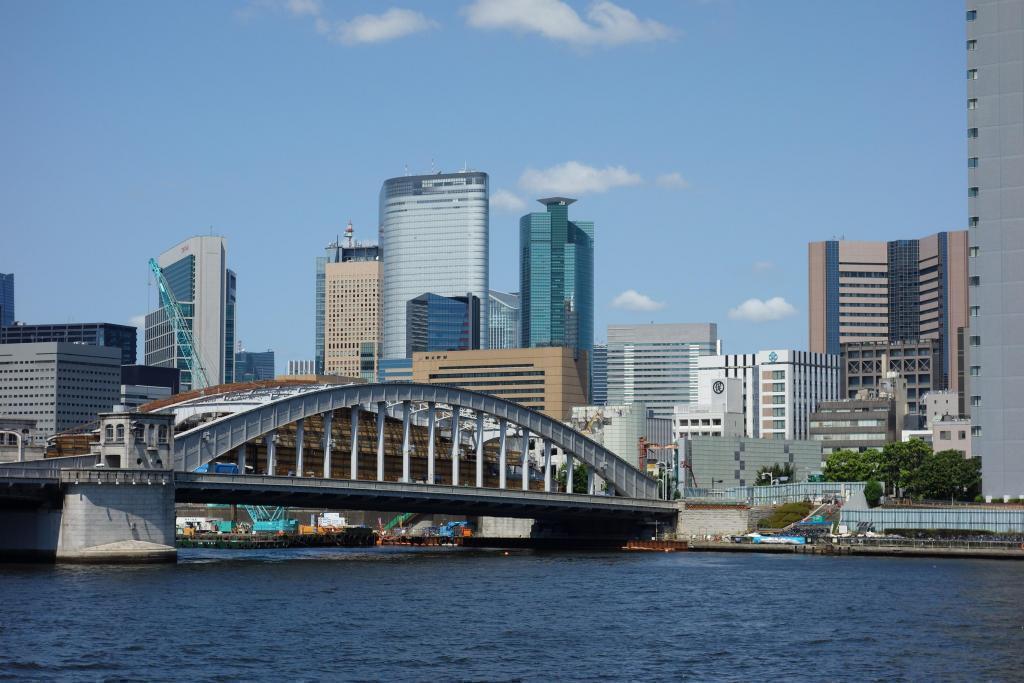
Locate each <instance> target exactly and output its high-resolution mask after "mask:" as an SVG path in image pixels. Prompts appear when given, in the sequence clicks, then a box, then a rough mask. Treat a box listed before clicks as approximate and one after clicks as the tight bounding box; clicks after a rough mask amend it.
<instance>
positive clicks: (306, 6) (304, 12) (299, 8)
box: [285, 0, 320, 17]
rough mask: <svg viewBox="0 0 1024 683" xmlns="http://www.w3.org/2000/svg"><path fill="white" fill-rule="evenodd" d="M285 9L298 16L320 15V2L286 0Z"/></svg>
mask: <svg viewBox="0 0 1024 683" xmlns="http://www.w3.org/2000/svg"><path fill="white" fill-rule="evenodd" d="M285 9H287V10H288V11H289V12H291V13H292V14H294V15H296V16H299V17H302V16H311V17H317V16H320V3H319V2H318V1H317V0H288V2H287V3H285Z"/></svg>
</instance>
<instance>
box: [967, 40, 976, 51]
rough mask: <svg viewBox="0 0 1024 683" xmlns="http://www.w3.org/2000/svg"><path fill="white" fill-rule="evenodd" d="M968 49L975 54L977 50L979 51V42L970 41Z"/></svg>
mask: <svg viewBox="0 0 1024 683" xmlns="http://www.w3.org/2000/svg"><path fill="white" fill-rule="evenodd" d="M967 49H968V50H969V51H971V52H974V51H975V50H977V49H978V41H976V40H968V41H967Z"/></svg>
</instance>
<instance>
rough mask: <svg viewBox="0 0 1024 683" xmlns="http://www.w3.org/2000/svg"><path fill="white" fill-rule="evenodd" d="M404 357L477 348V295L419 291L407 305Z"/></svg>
mask: <svg viewBox="0 0 1024 683" xmlns="http://www.w3.org/2000/svg"><path fill="white" fill-rule="evenodd" d="M406 321H407V324H408V328H407V330H406V336H405V341H406V357H408V358H412V354H414V353H416V352H423V351H467V350H470V349H479V348H480V298H479V297H476V296H473V295H472V294H467V295H466V296H440V295H438V294H431V293H429V292H428V293H426V294H421V295H420V296H418V297H415V298H414V299H411V300H409V302H408V303H407V304H406Z"/></svg>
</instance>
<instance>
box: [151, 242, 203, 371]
mask: <svg viewBox="0 0 1024 683" xmlns="http://www.w3.org/2000/svg"><path fill="white" fill-rule="evenodd" d="M149 269H150V270H151V271H153V278H154V279H155V280H156V286H157V288H158V289H159V290H160V301H161V302H162V303H163V307H164V312H165V313H166V314H167V319H168V320H169V321H170V323H171V328H172V329H173V330H174V338H175V341H176V342H177V345H178V355H179V356H180V357H183V358H184V360H185V369H186V370H188V373H189V377H190V379H191V387H192V388H193V389H205V388H206V387H208V386H210V383H209V381H208V380H207V379H206V369H205V368H204V367H203V363H202V361H201V360H200V359H199V349H198V348H196V343H195V339H194V338H193V336H192V325H191V324H190V323H189V321H188V319H187V316H186V315H185V313H184V312H183V311H182V310H181V306H180V305H178V300H177V299H175V298H174V293H173V292H171V286H170V285H169V284H168V283H167V278H165V277H164V271H163V269H162V268H161V267H160V265H159V264H158V263H157V262H156V259H149Z"/></svg>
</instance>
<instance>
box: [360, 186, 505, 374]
mask: <svg viewBox="0 0 1024 683" xmlns="http://www.w3.org/2000/svg"><path fill="white" fill-rule="evenodd" d="M488 215H489V214H488V193H487V174H486V173H481V172H477V171H473V172H465V173H437V174H435V175H421V176H402V177H399V178H391V179H389V180H385V181H384V185H383V187H381V190H380V246H381V252H382V253H381V258H382V261H383V313H384V358H385V359H397V358H405V357H406V308H407V304H408V302H409V301H410V300H412V299H415V298H416V297H418V296H420V295H422V294H427V293H430V294H438V295H440V296H449V297H451V296H466V295H467V294H471V295H473V296H475V297H477V298H479V299H480V343H481V346H484V345H485V344H486V343H487V340H488V314H487V303H488V299H489V297H488V289H487V282H488V269H487V258H488V251H487V250H488V230H489V227H488Z"/></svg>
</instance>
